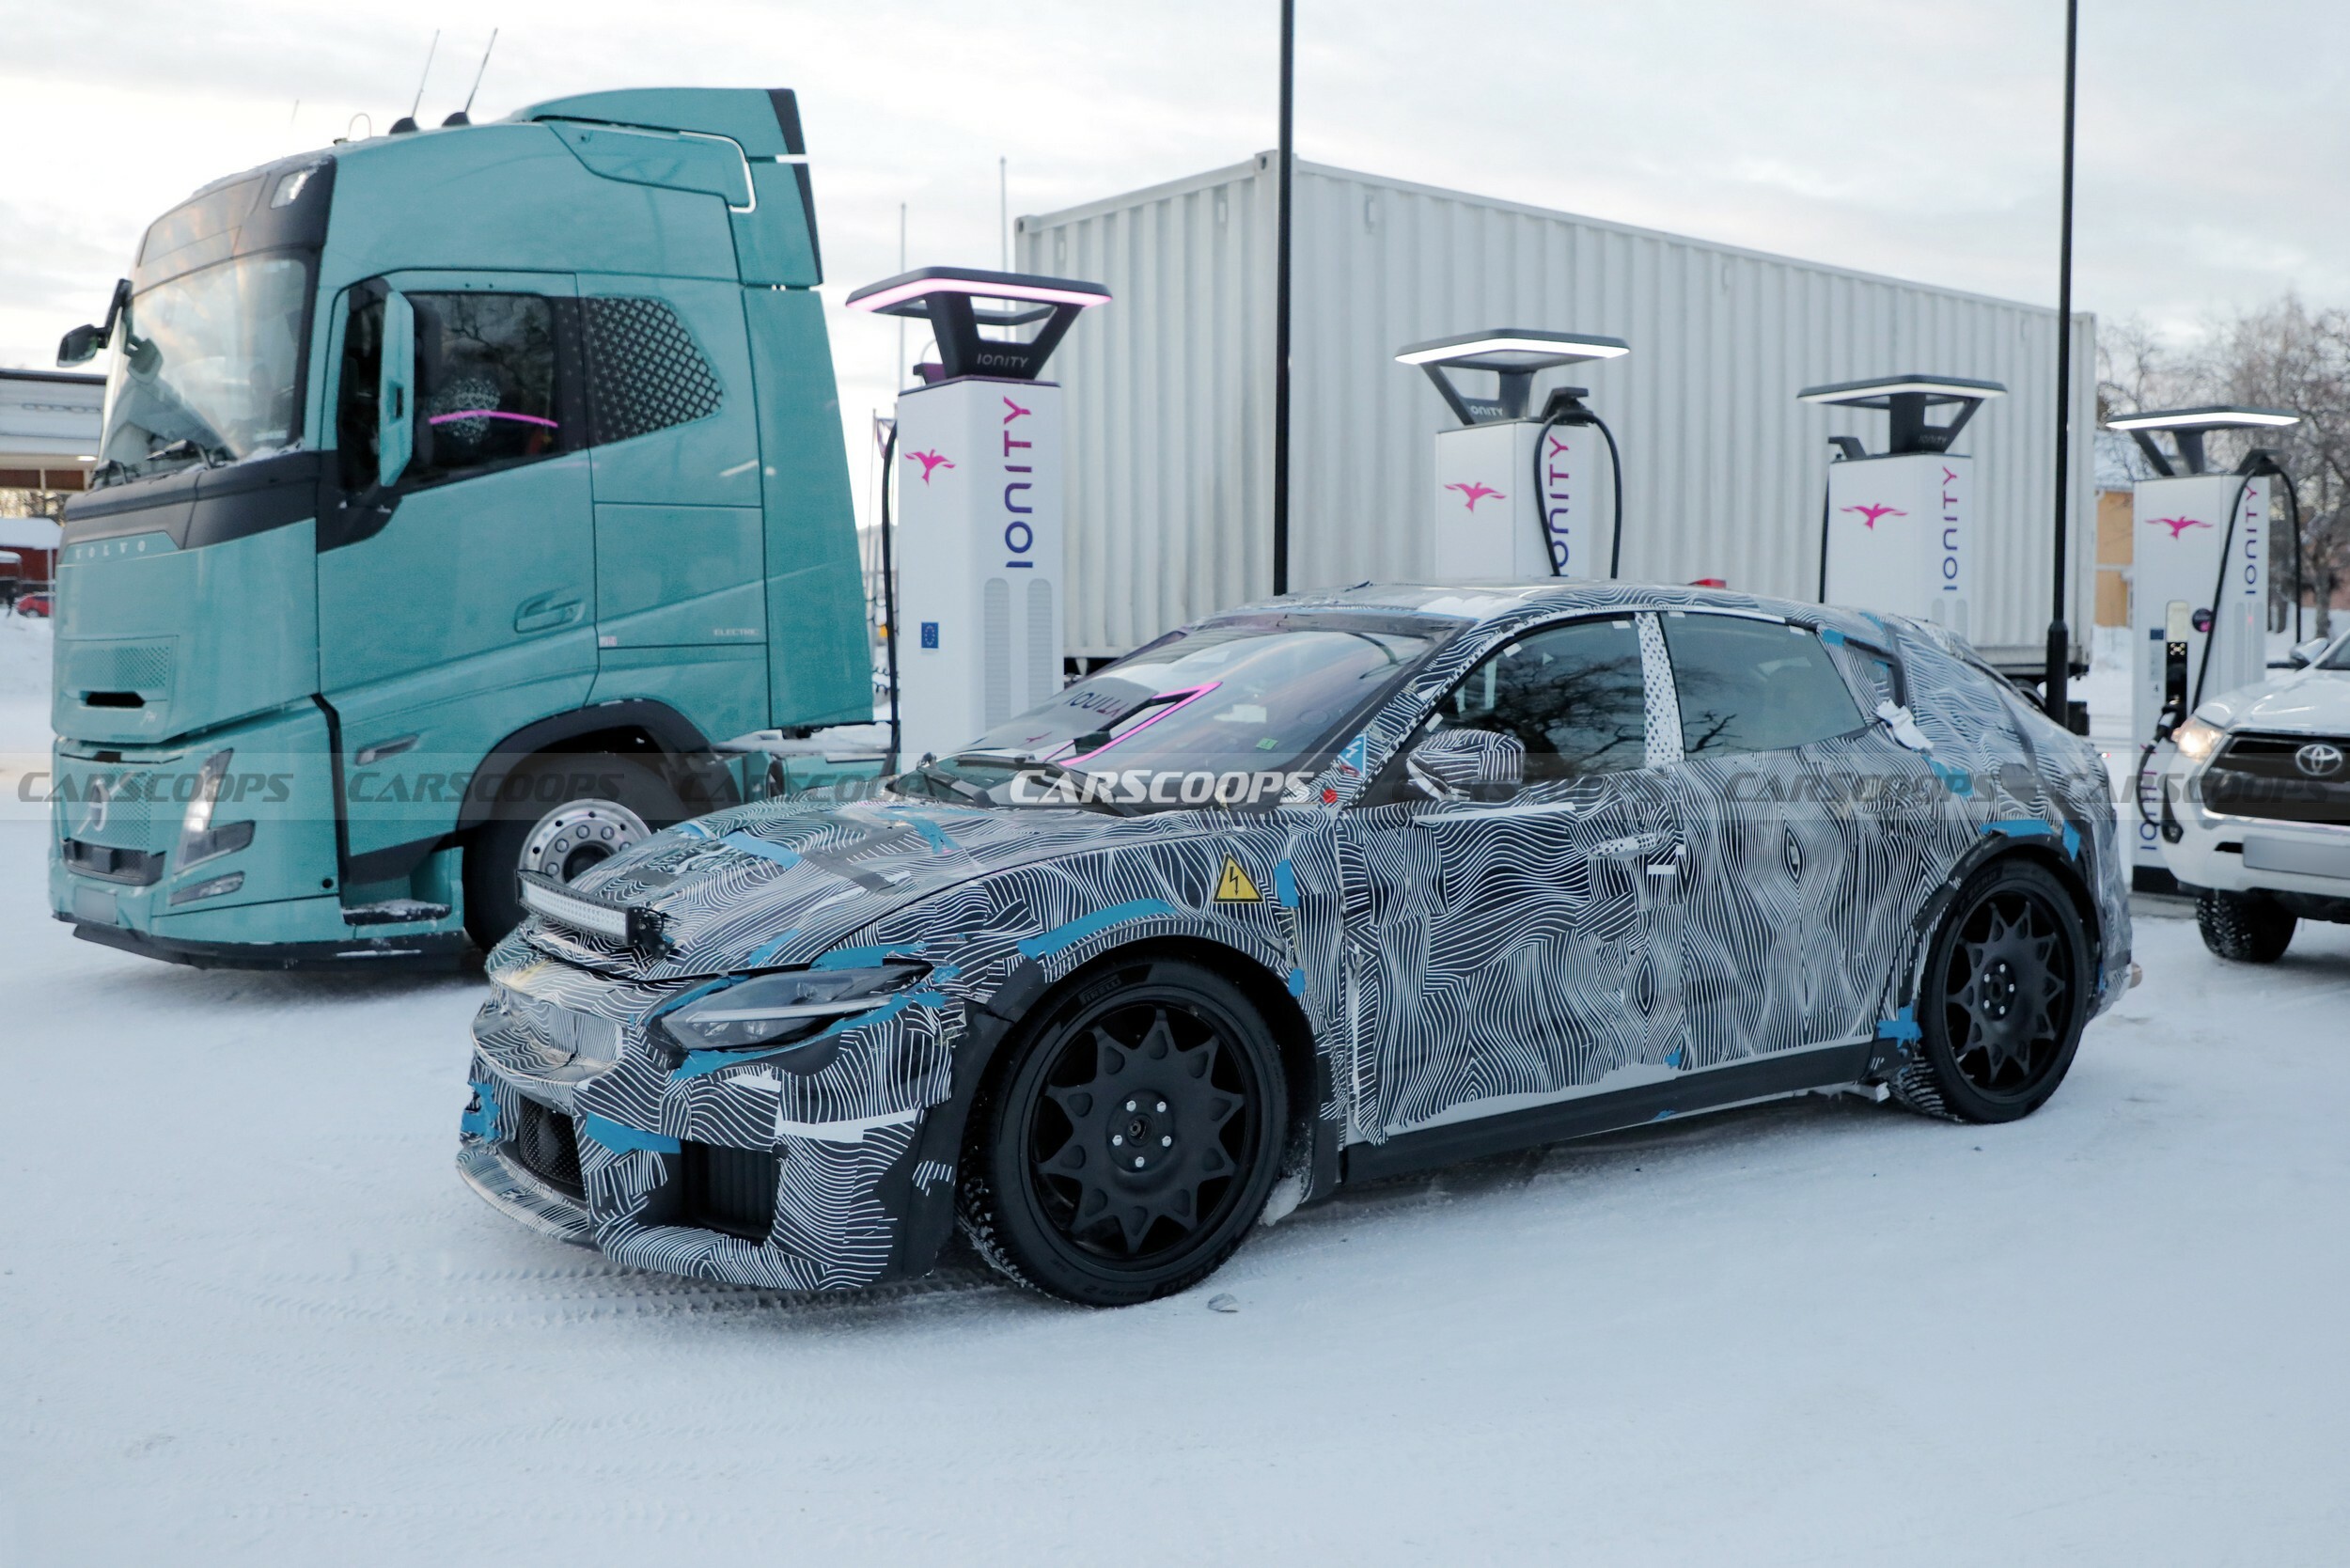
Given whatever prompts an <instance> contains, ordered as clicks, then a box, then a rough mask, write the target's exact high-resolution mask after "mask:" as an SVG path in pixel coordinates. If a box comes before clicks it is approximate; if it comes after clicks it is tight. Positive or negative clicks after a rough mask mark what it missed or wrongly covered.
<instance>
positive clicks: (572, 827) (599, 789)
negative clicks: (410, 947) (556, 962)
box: [464, 752, 687, 952]
mask: <svg viewBox="0 0 2350 1568" xmlns="http://www.w3.org/2000/svg"><path fill="white" fill-rule="evenodd" d="M493 810H494V811H495V812H496V815H494V816H493V817H492V818H491V820H490V821H488V822H487V823H483V824H482V825H481V826H479V827H478V828H476V829H475V830H474V833H473V836H472V837H471V839H468V840H467V841H466V844H465V864H464V875H465V932H466V934H467V935H469V936H471V937H472V938H473V939H474V941H475V942H476V943H478V944H479V946H480V948H481V950H482V951H484V952H487V951H489V950H490V949H492V948H494V947H496V946H497V944H498V943H499V942H500V941H501V940H503V939H504V938H505V936H506V933H509V932H510V931H512V930H513V929H514V928H515V927H516V926H518V925H520V924H521V923H522V918H523V905H522V892H521V884H520V882H519V881H518V880H517V878H516V873H517V872H519V871H523V870H535V871H541V872H544V873H545V874H547V875H549V876H553V877H555V878H556V880H558V881H562V882H569V881H570V880H571V879H572V878H573V877H575V876H577V875H579V874H580V873H581V872H582V871H585V870H587V869H588V868H589V867H590V866H593V865H596V864H598V863H599V862H601V861H603V860H607V859H609V858H611V857H612V856H613V855H618V854H619V853H620V851H622V850H624V849H627V848H629V847H630V846H631V845H633V844H636V843H639V842H641V841H643V840H644V839H648V838H650V837H651V836H652V835H653V834H655V833H658V832H659V831H661V829H663V828H665V827H667V826H669V825H670V824H672V823H679V822H682V821H683V820H684V819H685V817H686V815H687V812H686V808H685V805H684V803H683V802H682V801H681V800H680V799H679V798H678V793H677V791H676V790H674V789H672V788H671V787H670V785H669V782H668V780H666V778H664V777H662V776H661V775H660V774H658V773H656V772H654V771H653V770H652V769H651V768H649V767H647V766H646V765H645V764H644V763H642V762H638V761H635V760H632V759H629V758H625V757H615V756H612V755H610V754H608V753H604V752H573V753H559V754H558V753H549V754H546V755H543V756H540V757H534V758H532V759H530V760H528V761H526V762H524V763H522V764H520V765H519V766H517V767H516V768H515V769H514V770H513V772H511V773H509V775H507V776H506V780H505V782H504V783H502V784H501V785H500V786H499V788H498V798H497V802H496V805H495V806H494V808H493Z"/></svg>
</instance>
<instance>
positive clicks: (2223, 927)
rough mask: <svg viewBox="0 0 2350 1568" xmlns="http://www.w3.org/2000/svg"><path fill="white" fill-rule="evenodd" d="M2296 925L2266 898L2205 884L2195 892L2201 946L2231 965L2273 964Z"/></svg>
mask: <svg viewBox="0 0 2350 1568" xmlns="http://www.w3.org/2000/svg"><path fill="white" fill-rule="evenodd" d="M2299 924H2300V921H2299V920H2298V919H2296V918H2295V917H2294V916H2293V915H2292V914H2291V913H2290V912H2288V911H2286V910H2283V909H2279V907H2277V905H2276V904H2274V903H2271V902H2269V901H2268V900H2266V899H2264V898H2259V897H2250V898H2248V897H2246V896H2245V895H2244V894H2242V893H2222V892H2218V891H2217V890H2216V889H2213V888H2209V887H2206V888H2204V889H2203V890H2202V891H2201V892H2200V893H2198V894H2196V895H2195V929H2196V930H2198V931H2200V932H2201V933H2203V946H2204V947H2206V948H2209V949H2211V950H2212V951H2213V952H2215V953H2217V954H2218V955H2219V956H2220V957H2221V958H2224V959H2226V960H2228V961H2229V962H2230V963H2232V964H2274V963H2276V962H2277V961H2278V960H2279V959H2280V958H2282V957H2284V956H2285V949H2287V948H2289V947H2291V946H2292V945H2293V932H2294V928H2295V926H2297V925H2299Z"/></svg>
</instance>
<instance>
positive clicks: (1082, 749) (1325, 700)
mask: <svg viewBox="0 0 2350 1568" xmlns="http://www.w3.org/2000/svg"><path fill="white" fill-rule="evenodd" d="M1456 624H1457V623H1453V622H1449V621H1438V620H1434V619H1418V620H1413V619H1407V618H1403V617H1378V618H1375V619H1374V618H1371V617H1356V616H1345V617H1340V616H1333V615H1324V616H1308V615H1295V616H1287V617H1280V618H1268V619H1251V620H1243V621H1228V622H1223V623H1211V624H1209V625H1205V626H1196V627H1192V628H1190V629H1188V630H1186V631H1182V632H1176V633H1173V634H1171V635H1167V636H1166V637H1163V638H1161V639H1160V640H1159V641H1157V642H1155V643H1152V644H1151V645H1150V646H1148V647H1146V648H1143V649H1141V650H1140V651H1136V652H1135V653H1132V654H1130V655H1128V656H1127V657H1126V658H1125V659H1124V660H1123V661H1121V662H1120V663H1119V664H1116V665H1113V666H1110V667H1109V668H1107V669H1105V670H1102V671H1100V672H1098V673H1096V674H1094V675H1092V676H1089V677H1088V678H1087V679H1086V680H1083V681H1080V682H1077V683H1076V684H1075V685H1073V686H1070V687H1068V688H1067V689H1066V690H1064V691H1062V692H1061V693H1060V694H1059V695H1058V696H1057V697H1055V698H1053V699H1052V700H1051V701H1049V702H1046V703H1044V704H1042V706H1040V707H1037V708H1033V709H1031V710H1029V711H1028V712H1027V713H1023V714H1021V715H1020V716H1019V717H1017V718H1012V719H1008V720H1006V721H1005V722H1004V723H1002V724H999V725H997V726H996V727H995V729H991V730H989V731H988V732H987V733H986V734H985V735H983V736H982V737H980V738H979V740H978V741H977V742H975V743H974V744H973V745H970V746H969V747H967V748H965V749H964V750H963V751H961V752H959V753H957V754H955V755H954V756H951V757H948V758H945V759H942V760H940V761H938V762H935V763H932V764H931V765H930V766H929V767H927V768H925V769H922V770H919V771H918V772H917V774H913V775H908V776H905V777H904V779H903V780H902V781H901V785H900V786H899V787H900V788H901V789H909V790H912V791H916V792H930V793H934V794H939V795H944V796H946V797H948V798H954V797H956V796H962V797H963V798H964V799H975V798H976V797H979V796H984V797H985V799H986V800H987V801H988V802H989V803H992V804H995V805H1031V804H1034V805H1064V804H1073V803H1076V802H1074V801H1072V800H1070V799H1068V798H1064V797H1068V796H1071V795H1073V794H1074V795H1076V796H1079V797H1082V796H1083V793H1084V792H1083V788H1082V783H1083V780H1084V779H1086V778H1092V779H1095V780H1098V781H1099V782H1098V784H1097V786H1096V789H1095V792H1094V796H1093V798H1094V799H1096V800H1099V801H1106V802H1108V803H1110V804H1113V805H1116V806H1120V807H1122V808H1128V809H1143V810H1150V809H1157V810H1166V809H1168V808H1176V807H1182V806H1191V807H1198V806H1200V805H1202V804H1205V803H1206V802H1208V801H1211V800H1214V801H1215V802H1217V803H1218V804H1223V805H1233V804H1240V803H1246V804H1249V805H1254V806H1259V807H1270V806H1272V805H1273V804H1275V803H1276V800H1277V797H1278V795H1279V793H1280V792H1281V789H1282V788H1283V787H1284V785H1285V782H1286V780H1287V777H1288V776H1290V775H1293V774H1296V773H1300V772H1305V771H1319V769H1321V768H1322V767H1324V766H1326V765H1327V764H1328V758H1327V756H1326V755H1324V753H1326V752H1328V751H1329V750H1330V749H1331V748H1332V747H1334V746H1336V745H1338V744H1339V742H1340V741H1341V740H1343V739H1344V738H1345V737H1344V735H1343V734H1341V733H1340V730H1342V729H1344V728H1345V727H1347V726H1348V725H1349V724H1351V723H1355V722H1359V720H1360V717H1361V715H1362V714H1363V713H1364V711H1365V710H1366V709H1367V708H1368V707H1369V706H1370V705H1371V703H1372V702H1374V701H1376V700H1377V699H1378V698H1380V697H1382V696H1384V695H1385V694H1386V693H1387V691H1388V690H1389V689H1390V688H1391V687H1392V686H1393V684H1394V683H1395V682H1396V681H1397V679H1399V678H1400V677H1401V676H1402V674H1403V673H1404V671H1406V670H1408V669H1410V668H1411V667H1412V666H1414V665H1416V664H1417V663H1418V662H1419V660H1420V659H1421V658H1422V657H1423V656H1425V655H1426V654H1427V652H1428V651H1429V650H1430V649H1431V648H1433V647H1434V646H1435V644H1436V643H1438V642H1439V641H1441V640H1442V639H1443V638H1444V636H1445V635H1447V634H1448V633H1449V632H1451V631H1453V630H1455V629H1456ZM1039 770H1042V771H1041V772H1040V771H1039ZM1024 772H1026V773H1028V774H1029V775H1030V776H1029V777H1027V778H1025V779H1022V780H1021V781H1020V787H1019V788H1017V789H1015V788H1014V787H1013V780H1014V776H1016V775H1019V774H1021V773H1024ZM1070 774H1074V775H1077V776H1078V777H1077V778H1076V779H1074V780H1072V781H1071V783H1070V784H1068V785H1064V786H1062V787H1060V788H1059V789H1058V790H1055V789H1050V788H1045V789H1040V788H1038V787H1037V786H1038V785H1039V782H1040V780H1042V781H1043V782H1044V783H1045V784H1047V785H1049V784H1050V782H1051V780H1052V779H1053V778H1054V777H1056V776H1068V775H1070ZM924 780H927V781H928V783H927V784H926V783H925V782H923V781H924ZM1277 780H1280V781H1283V782H1276V781H1277ZM1113 785H1114V786H1115V792H1111V789H1112V786H1113ZM1186 791H1188V793H1186Z"/></svg>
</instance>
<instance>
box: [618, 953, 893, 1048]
mask: <svg viewBox="0 0 2350 1568" xmlns="http://www.w3.org/2000/svg"><path fill="white" fill-rule="evenodd" d="M929 973H930V965H929V964H875V965H873V966H872V967H870V968H863V969H795V970H791V971H790V972H789V973H785V974H777V975H760V976H758V977H756V978H754V979H751V980H744V981H743V982H742V983H741V984H740V985H730V986H729V987H727V989H725V990H724V991H713V992H712V993H711V994H710V995H709V996H702V997H698V998H697V999H696V1000H694V1001H691V1002H688V1003H687V1004H686V1005H685V1006H683V1007H682V1008H679V1009H678V1010H677V1011H674V1012H667V1013H664V1014H662V1016H661V1021H660V1022H661V1028H662V1032H663V1033H665V1034H666V1035H667V1036H668V1037H669V1039H670V1040H671V1041H672V1042H673V1043H676V1044H677V1045H678V1046H680V1047H682V1048H683V1049H684V1050H688V1051H761V1052H770V1051H778V1050H783V1049H784V1048H786V1047H789V1046H791V1045H792V1044H793V1043H798V1042H802V1041H808V1040H811V1039H812V1038H813V1037H814V1036H816V1035H818V1034H821V1033H822V1032H823V1029H824V1027H825V1026H827V1025H829V1024H832V1023H835V1022H838V1020H840V1019H842V1018H849V1017H854V1015H855V1014H857V1013H860V1012H870V1011H872V1010H873V1009H875V1008H877V1007H880V1006H881V1005H882V1004H883V1003H885V1002H886V1001H887V1000H888V999H889V998H890V997H891V996H894V995H895V994H897V993H898V992H901V991H903V990H905V989H906V988H907V987H909V986H911V985H913V984H915V983H916V982H917V981H918V980H921V979H922V977H923V976H925V975H927V974H929ZM806 1057H807V1059H806V1060H795V1059H793V1057H792V1055H791V1054H790V1053H789V1052H788V1051H787V1052H786V1054H785V1055H784V1056H783V1058H782V1059H781V1060H780V1061H779V1062H778V1063H777V1065H779V1066H782V1067H787V1068H791V1069H792V1070H793V1071H796V1072H802V1073H813V1072H816V1071H818V1070H819V1069H821V1068H822V1067H823V1065H824V1063H825V1062H827V1061H829V1060H830V1059H831V1054H830V1053H829V1052H826V1051H814V1050H810V1051H808V1052H807V1053H806Z"/></svg>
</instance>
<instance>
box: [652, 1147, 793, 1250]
mask: <svg viewBox="0 0 2350 1568" xmlns="http://www.w3.org/2000/svg"><path fill="white" fill-rule="evenodd" d="M782 1173H783V1162H782V1160H781V1159H779V1158H778V1157H777V1156H776V1154H774V1153H773V1152H769V1151H767V1150H764V1149H729V1148H727V1147H726V1146H725V1145H723V1144H716V1143H687V1144H684V1145H682V1157H681V1159H680V1161H679V1170H678V1180H679V1183H680V1184H681V1190H680V1193H679V1197H680V1199H681V1203H680V1206H679V1212H678V1223H679V1224H681V1225H691V1226H695V1227H697V1229H700V1230H704V1231H724V1232H725V1233H726V1234H728V1235H729V1236H740V1237H742V1238H743V1239H744V1241H756V1242H763V1241H765V1240H766V1239H767V1232H768V1231H772V1230H774V1229H775V1228H776V1182H777V1180H778V1179H779V1178H780V1177H781V1176H782Z"/></svg>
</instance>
